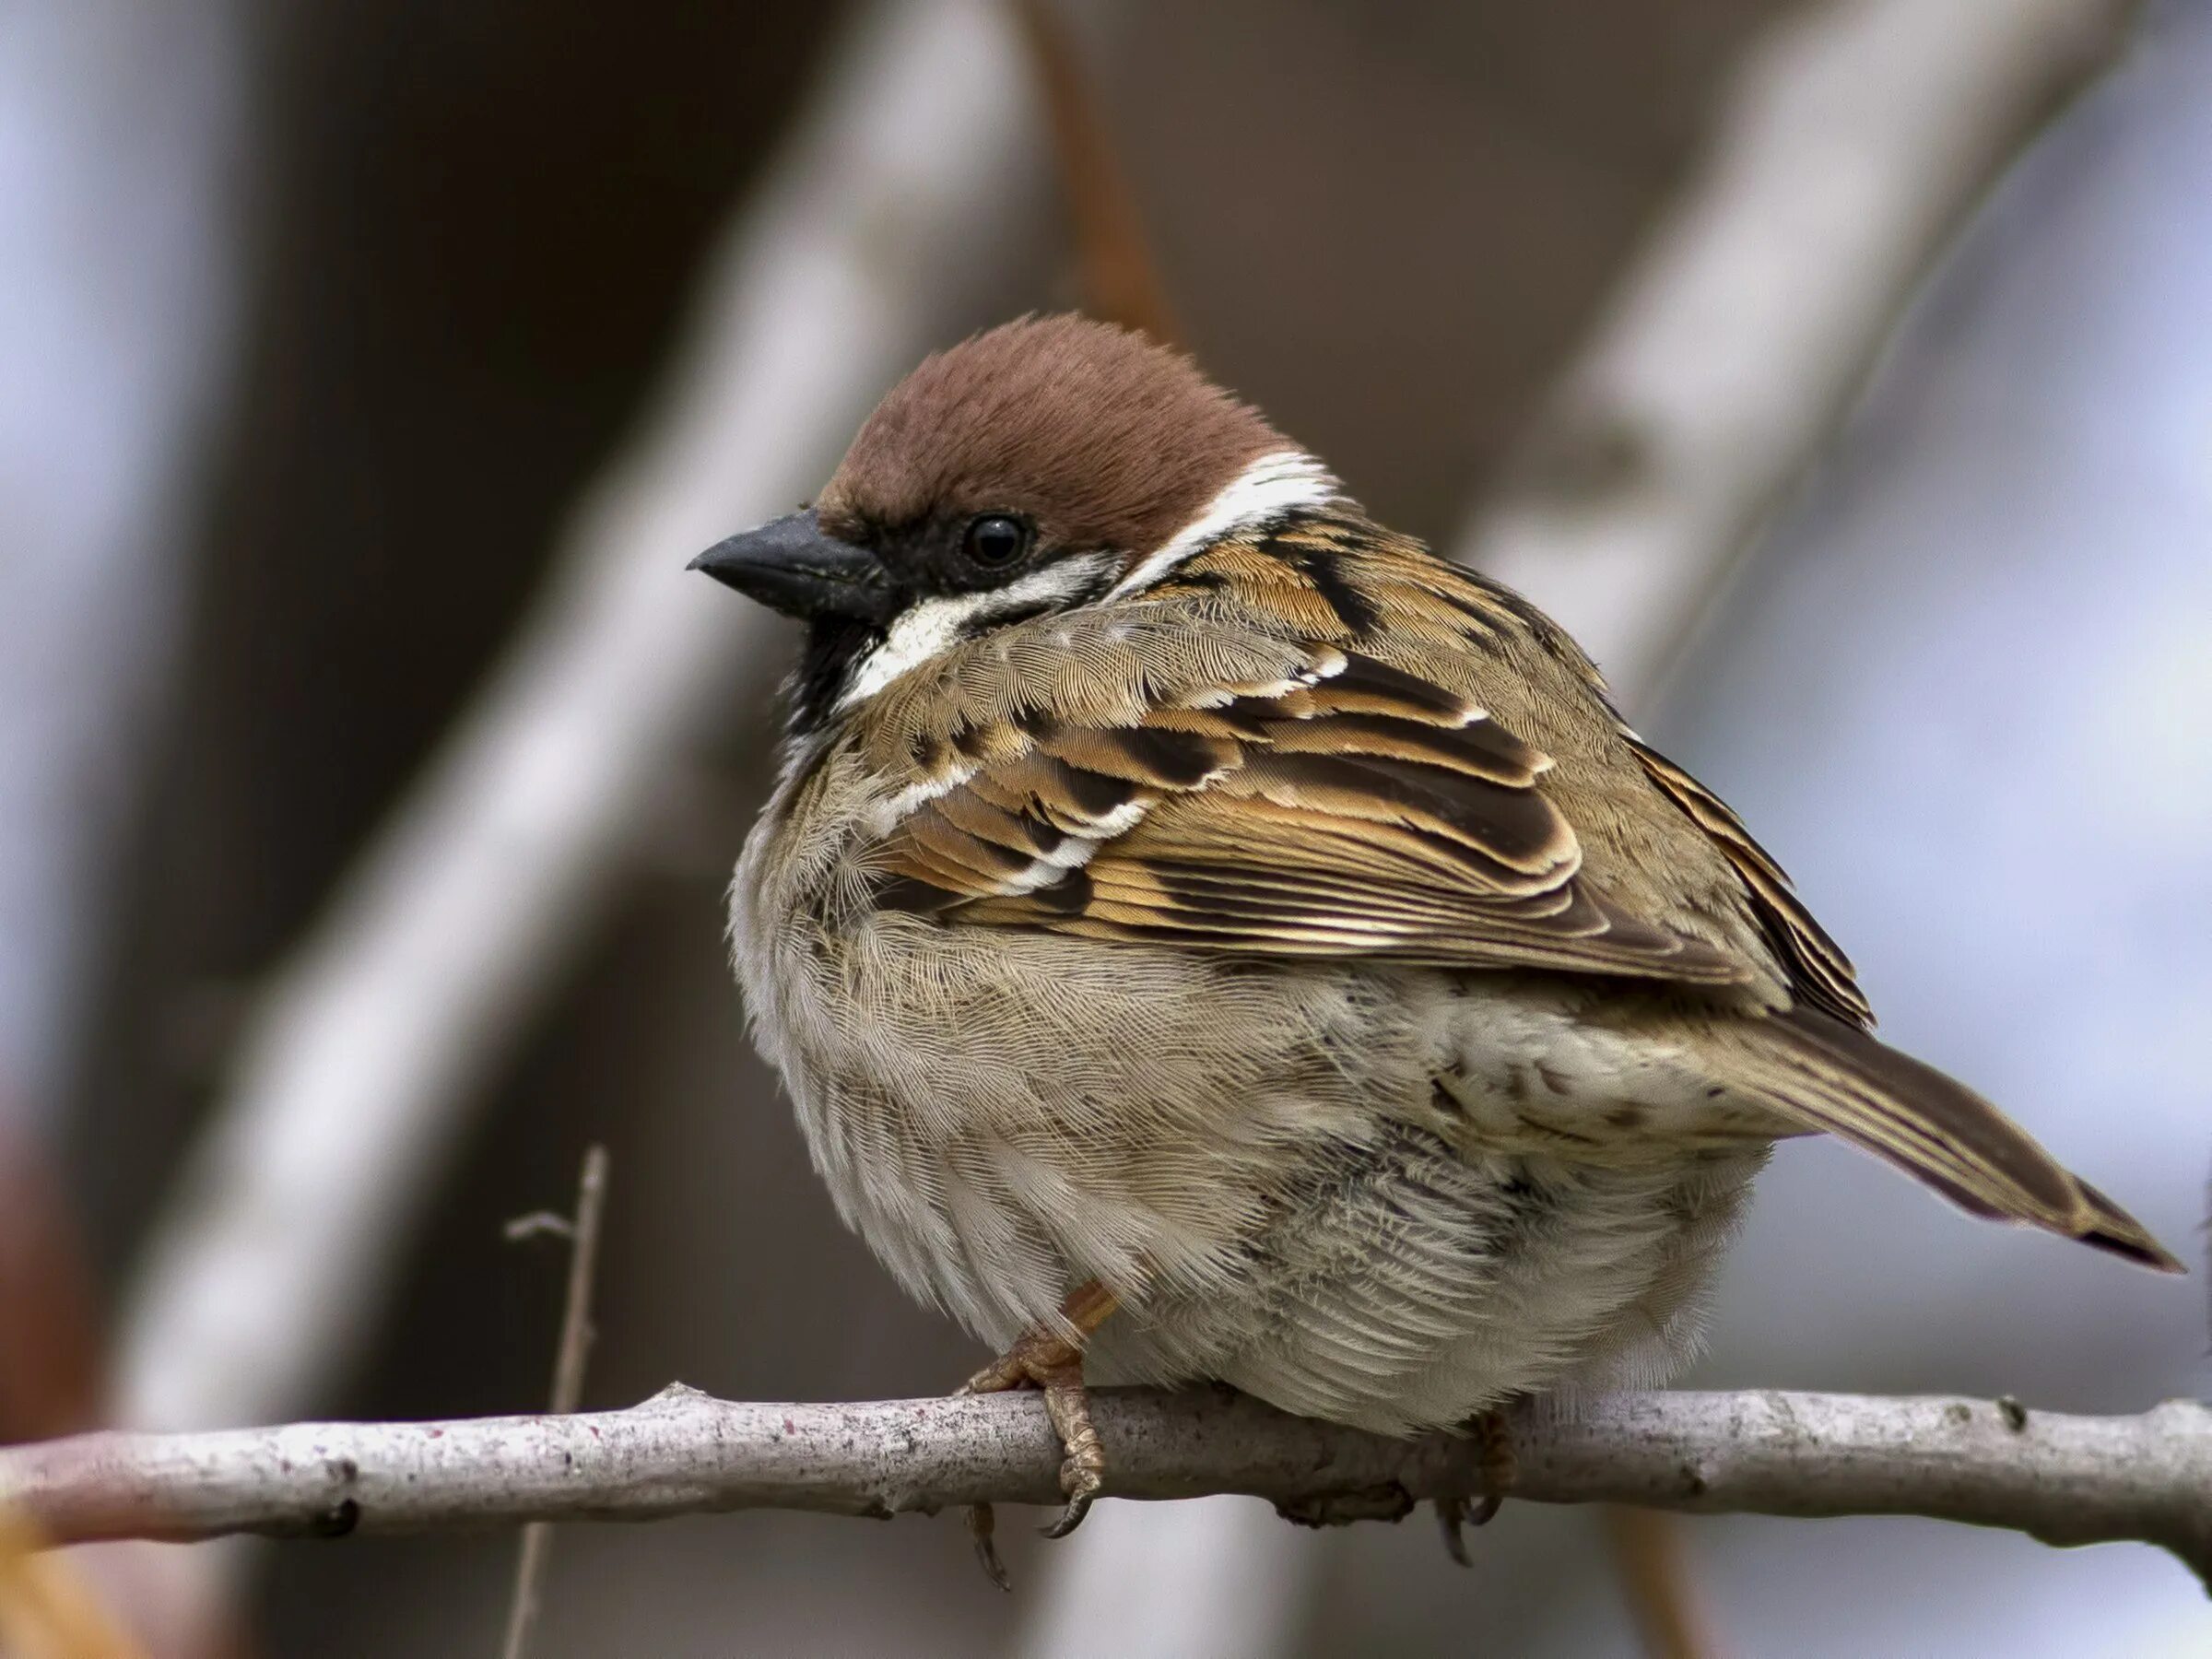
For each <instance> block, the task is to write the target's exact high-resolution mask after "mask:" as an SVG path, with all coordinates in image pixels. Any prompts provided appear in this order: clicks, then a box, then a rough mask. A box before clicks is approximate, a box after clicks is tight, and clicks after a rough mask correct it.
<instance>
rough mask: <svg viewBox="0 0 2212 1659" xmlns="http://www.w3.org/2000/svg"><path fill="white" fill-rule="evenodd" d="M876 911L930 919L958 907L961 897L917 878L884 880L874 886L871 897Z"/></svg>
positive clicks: (888, 877) (881, 879) (933, 883)
mask: <svg viewBox="0 0 2212 1659" xmlns="http://www.w3.org/2000/svg"><path fill="white" fill-rule="evenodd" d="M873 897H874V900H875V904H876V908H877V910H880V911H902V912H905V913H907V914H909V915H916V916H934V915H935V914H936V913H938V912H940V911H944V910H947V909H949V908H950V907H951V906H953V905H955V904H958V903H959V901H960V900H961V898H962V897H963V895H961V894H959V893H950V892H947V891H946V890H945V889H944V888H941V887H939V886H937V885H936V884H935V882H932V881H924V880H923V879H922V878H921V877H918V876H887V877H882V878H880V879H879V880H878V881H877V883H876V888H875V892H874V894H873Z"/></svg>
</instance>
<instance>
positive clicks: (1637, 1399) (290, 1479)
mask: <svg viewBox="0 0 2212 1659" xmlns="http://www.w3.org/2000/svg"><path fill="white" fill-rule="evenodd" d="M1094 1404H1095V1409H1096V1414H1097V1418H1098V1422H1099V1427H1100V1433H1101V1434H1102V1435H1103V1437H1104V1439H1105V1441H1106V1445H1107V1450H1108V1454H1109V1459H1110V1471H1111V1472H1110V1475H1109V1477H1108V1484H1107V1490H1108V1492H1109V1493H1110V1494H1112V1495H1114V1496H1118V1497H1124V1498H1152V1499H1164V1498H1190V1497H1196V1496H1199V1495H1202V1494H1206V1493H1214V1492H1240V1493H1246V1494H1250V1495H1252V1496H1255V1497H1261V1498H1265V1499H1268V1500H1271V1501H1273V1502H1274V1503H1276V1504H1277V1506H1278V1507H1281V1508H1283V1509H1284V1510H1285V1511H1286V1512H1288V1513H1289V1514H1291V1515H1292V1516H1293V1517H1294V1518H1297V1519H1301V1520H1308V1521H1313V1522H1336V1521H1346V1520H1355V1519H1362V1518H1368V1517H1382V1518H1394V1517H1395V1516H1397V1515H1400V1514H1403V1513H1404V1512H1406V1510H1407V1509H1408V1508H1410V1507H1411V1505H1412V1504H1414V1503H1415V1502H1418V1501H1420V1500H1432V1499H1436V1498H1439V1497H1447V1498H1448V1497H1451V1496H1453V1495H1458V1494H1465V1493H1468V1492H1472V1491H1476V1490H1478V1489H1479V1479H1478V1471H1477V1454H1476V1451H1475V1448H1474V1446H1473V1444H1472V1443H1471V1442H1469V1441H1455V1440H1451V1439H1444V1438H1430V1439H1427V1440H1421V1441H1392V1440H1385V1439H1382V1438H1380V1437H1377V1436H1374V1435H1371V1434H1365V1433H1362V1432H1360V1431H1359V1430H1351V1429H1346V1428H1341V1427H1338V1426H1336V1425H1334V1424H1329V1423H1320V1422H1314V1421H1311V1420H1308V1419H1306V1418H1294V1417H1288V1416H1286V1415H1284V1414H1283V1413H1281V1412H1278V1411H1276V1410H1273V1409H1272V1408H1270V1407H1268V1406H1262V1405H1260V1404H1259V1403H1257V1402H1256V1401H1253V1400H1249V1399H1245V1398H1242V1397H1241V1396H1237V1395H1233V1394H1228V1393H1226V1392H1224V1391H1219V1390H1213V1391H1201V1392H1195V1393H1188V1394H1159V1393H1156V1392H1152V1391H1148V1390H1128V1391H1124V1390H1104V1391H1100V1393H1099V1394H1098V1395H1097V1396H1096V1399H1095V1402H1094ZM1512 1446H1513V1453H1514V1462H1515V1465H1516V1468H1517V1475H1516V1477H1515V1484H1514V1488H1513V1495H1514V1497H1515V1498H1517V1499H1522V1500H1535V1501H1537V1502H1543V1503H1584V1502H1605V1503H1629V1504H1639V1505H1643V1506H1645V1507H1648V1508H1653V1509H1667V1510H1682V1511H1688V1512H1700V1513H1719V1512H1743V1513H1754V1514H1767V1515H1785V1516H1800V1517H1808V1518H1809V1517H1818V1516H1833V1515H1926V1516H1933V1517H1935V1518H1936V1519H1939V1520H1946V1521H1956V1522H1964V1523H1967V1524H1972V1525H1978V1526H1994V1527H2004V1528H2007V1529H2009V1530H2012V1531H2015V1532H2020V1533H2025V1534H2027V1535H2030V1536H2032V1537H2036V1538H2040V1539H2041V1540H2042V1541H2043V1542H2045V1543H2047V1544H2054V1545H2077V1544H2100V1543H2112V1542H2119V1541H2124V1540H2136V1541H2138V1542H2142V1543H2148V1544H2156V1545H2158V1546H2159V1547H2162V1548H2165V1549H2168V1550H2171V1552H2172V1553H2173V1554H2174V1555H2176V1556H2178V1557H2179V1558H2180V1559H2182V1560H2183V1561H2185V1562H2186V1563H2187V1564H2188V1565H2189V1566H2190V1567H2191V1568H2192V1569H2194V1571H2196V1572H2197V1573H2198V1574H2199V1575H2200V1576H2202V1577H2204V1578H2205V1579H2206V1583H2207V1584H2208V1585H2212V1406H2204V1405H2201V1404H2198V1403H2196V1402H2194V1401H2186V1400H2175V1401H2170V1402H2168V1403H2167V1404H2165V1405H2163V1406H2157V1407H2155V1408H2153V1409H2152V1410H2150V1411H2147V1412H2144V1413H2142V1414H2140V1415H2139V1416H2134V1417H2110V1418H2089V1417H2071V1416H2065V1415H2061V1414H2058V1413H2054V1412H2041V1411H2030V1410H2028V1409H2026V1408H2025V1407H2023V1406H2020V1405H2019V1404H2018V1402H2017V1401H2009V1400H2007V1401H1987V1400H1969V1399H1954V1398H1942V1397H1933V1398H1880V1397H1870V1396H1861V1395H1853V1394H1785V1393H1780V1392H1771V1391H1762V1392H1751V1393H1742V1394H1675V1393H1660V1394H1622V1395H1617V1396H1614V1397H1611V1398H1608V1399H1603V1400H1598V1401H1594V1402H1591V1403H1590V1404H1588V1405H1587V1406H1584V1407H1583V1408H1582V1409H1581V1410H1579V1411H1578V1412H1576V1413H1574V1414H1573V1415H1571V1416H1565V1415H1550V1416H1541V1417H1539V1416H1534V1415H1527V1414H1524V1415H1522V1416H1520V1417H1517V1418H1514V1419H1513V1422H1512ZM1059 1463H1060V1449H1059V1444H1058V1442H1057V1441H1056V1440H1055V1439H1054V1438H1053V1430H1052V1427H1051V1425H1050V1423H1049V1422H1048V1421H1047V1420H1046V1418H1045V1415H1044V1409H1043V1406H1041V1404H1040V1403H1039V1401H1037V1400H1036V1399H1035V1398H1034V1397H1031V1396H1029V1395H1025V1394H993V1395H983V1396H976V1397H967V1398H953V1399H929V1400H896V1401H883V1402H877V1403H874V1404H864V1405H772V1404H770V1405H763V1404H742V1403H737V1402H734V1401H727V1400H717V1399H714V1398H712V1397H711V1396H709V1395H707V1394H700V1393H699V1392H698V1391H697V1390H694V1389H689V1388H686V1387H683V1386H682V1385H680V1384H678V1385H677V1386H674V1387H671V1388H668V1389H666V1390H664V1391H663V1392H662V1393H661V1394H656V1395H655V1396H654V1397H653V1398H652V1399H651V1400H648V1401H646V1402H645V1403H644V1404H642V1405H640V1406H632V1407H630V1408H629V1409H628V1410H623V1411H606V1412H589V1413H582V1414H579V1415H574V1416H559V1417H511V1418H473V1419H463V1420H457V1421H451V1422H432V1423H300V1424H294V1425H290V1426H288V1427H285V1428H277V1429H253V1430H218V1431H214V1432H209V1433H199V1434H141V1433H124V1432H111V1433H101V1434H89V1435H82V1436H78V1437H76V1438H75V1439H71V1440H63V1441H46V1442H44V1443H41V1444H33V1445H25V1446H16V1447H9V1448H6V1449H4V1450H0V1507H5V1508H9V1509H13V1510H15V1511H17V1512H19V1513H21V1514H22V1515H24V1516H25V1517H27V1518H28V1519H29V1522H30V1523H31V1524H33V1525H34V1526H35V1527H36V1528H38V1530H39V1532H40V1534H41V1535H42V1536H43V1537H45V1538H46V1539H48V1540H50V1541H52V1542H55V1543H77V1542H88V1541H91V1540H96V1539H102V1538H128V1537H145V1538H166V1539H178V1540H183V1539H199V1538H212V1537H218V1536H222V1535H227V1534H231V1533H264V1534H272V1535H319V1536H325V1537H328V1536H335V1535H342V1534H347V1533H351V1532H354V1531H357V1530H358V1531H362V1532H377V1533H396V1532H422V1531H429V1530H437V1529H446V1528H459V1527H478V1526H497V1525H509V1524H515V1523H518V1522H525V1521H534V1520H538V1521H591V1520H595V1521H645V1520H654V1519H659V1518H662V1517H665V1516H671V1515H684V1514H694V1513H700V1512H712V1511H725V1510H739V1509H791V1510H809V1511H816V1512H827V1513H832V1514H848V1515H872V1516H878V1517H884V1516H890V1515H896V1514H902V1513H908V1512H932V1511H935V1510H939V1509H944V1508H947V1507H950V1506H953V1505H957V1504H966V1503H980V1502H999V1503H1038V1504H1056V1503H1057V1502H1058V1501H1059V1486H1058V1469H1059Z"/></svg>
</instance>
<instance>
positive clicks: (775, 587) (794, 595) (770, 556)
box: [690, 507, 899, 628]
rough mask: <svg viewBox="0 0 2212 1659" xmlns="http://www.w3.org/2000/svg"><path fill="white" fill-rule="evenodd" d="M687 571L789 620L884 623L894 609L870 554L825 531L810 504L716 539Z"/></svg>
mask: <svg viewBox="0 0 2212 1659" xmlns="http://www.w3.org/2000/svg"><path fill="white" fill-rule="evenodd" d="M690 568H691V569H692V570H694V571H705V572H706V573H707V574H708V575H710V576H712V577H713V578H714V580H715V581H717V582H722V583H724V585H726V586H729V587H734V588H735V589H736V590H737V591H738V592H739V593H741V594H744V595H745V596H746V597H747V598H748V599H758V600H759V602H760V603H761V604H762V605H765V606H768V607H769V608H770V609H771V610H778V611H782V613H783V614H784V615H785V616H787V617H799V618H806V619H809V620H811V619H812V618H817V617H842V618H848V619H850V620H852V621H855V622H866V623H869V624H871V625H872V626H874V627H877V628H883V627H886V626H888V624H889V622H890V620H891V618H893V617H895V616H897V615H898V612H899V601H898V595H897V594H894V593H893V592H892V591H891V585H890V583H889V582H888V581H887V580H886V579H885V576H884V571H883V566H882V565H881V564H880V563H878V562H877V558H876V556H875V555H874V554H873V553H870V552H869V551H868V550H867V549H866V548H865V547H854V546H853V545H852V543H850V542H841V541H839V540H838V539H837V537H835V536H834V535H826V534H824V533H823V530H822V526H821V524H820V522H819V521H818V520H817V519H816V517H815V515H814V510H813V509H812V508H811V507H810V508H808V509H806V511H805V512H789V513H785V514H784V515H783V516H782V518H780V519H771V520H770V521H769V522H768V523H767V524H763V525H761V526H760V528H759V529H758V530H747V531H746V532H745V533H744V534H743V535H733V536H731V537H730V538H729V540H727V541H723V542H716V543H715V544H714V545H713V546H712V547H709V548H708V549H707V550H706V551H705V552H704V553H701V554H700V556H699V557H698V558H697V559H693V560H692V561H691V566H690Z"/></svg>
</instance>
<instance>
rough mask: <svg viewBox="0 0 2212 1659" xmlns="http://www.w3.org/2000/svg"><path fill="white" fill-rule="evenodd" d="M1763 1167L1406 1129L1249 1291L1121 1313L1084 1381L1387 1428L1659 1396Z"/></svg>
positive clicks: (1270, 1242)
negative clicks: (1207, 1395) (1461, 1147)
mask: <svg viewBox="0 0 2212 1659" xmlns="http://www.w3.org/2000/svg"><path fill="white" fill-rule="evenodd" d="M1765 1157H1766V1153H1765V1151H1764V1149H1763V1148H1761V1149H1758V1150H1752V1151H1735V1152H1730V1153H1709V1154H1698V1155H1692V1156H1688V1157H1686V1158H1684V1159H1678V1160H1674V1161H1668V1162H1664V1163H1650V1164H1645V1165H1642V1166H1641V1167H1634V1168H1630V1167H1617V1166H1605V1167H1600V1166H1594V1165H1590V1164H1586V1163H1577V1162H1572V1161H1568V1160H1565V1159H1558V1158H1553V1157H1547V1156H1542V1155H1536V1156H1501V1157H1483V1156H1479V1155H1478V1156H1475V1157H1472V1158H1467V1157H1461V1156H1458V1155H1456V1154H1455V1153H1454V1152H1453V1150H1452V1149H1451V1148H1450V1147H1446V1146H1445V1145H1444V1144H1443V1143H1442V1142H1441V1141H1440V1140H1438V1139H1437V1138H1436V1137H1434V1136H1433V1135H1429V1134H1427V1133H1425V1132H1422V1131H1418V1130H1410V1129H1409V1130H1404V1131H1401V1132H1399V1133H1397V1134H1395V1135H1393V1136H1392V1137H1391V1139H1390V1141H1389V1143H1388V1144H1387V1145H1385V1146H1383V1147H1376V1148H1372V1149H1371V1151H1370V1152H1369V1153H1368V1154H1367V1155H1366V1156H1364V1157H1362V1158H1360V1159H1357V1160H1353V1161H1350V1162H1347V1165H1346V1166H1345V1167H1342V1168H1339V1169H1336V1170H1334V1171H1326V1172H1325V1173H1324V1172H1318V1171H1317V1172H1316V1175H1315V1178H1314V1179H1312V1181H1311V1182H1306V1183H1304V1184H1303V1187H1302V1189H1301V1190H1300V1191H1299V1192H1297V1193H1296V1194H1294V1197H1293V1202H1292V1203H1291V1204H1290V1205H1289V1206H1287V1207H1286V1208H1285V1210H1284V1211H1283V1213H1282V1215H1281V1216H1280V1218H1279V1219H1278V1220H1277V1222H1276V1224H1275V1225H1273V1226H1272V1227H1270V1228H1269V1229H1268V1230H1266V1231H1265V1233H1264V1234H1263V1235H1261V1236H1260V1237H1259V1238H1258V1239H1256V1240H1254V1241H1253V1245H1252V1248H1251V1250H1250V1253H1249V1258H1248V1262H1247V1265H1246V1275H1245V1278H1244V1282H1242V1283H1241V1284H1239V1285H1236V1286H1234V1287H1231V1288H1225V1289H1224V1290H1223V1291H1221V1292H1218V1293H1211V1294H1205V1293H1202V1294H1194V1295H1182V1296H1171V1297H1166V1298H1162V1299H1160V1300H1158V1301H1156V1302H1154V1303H1152V1304H1150V1305H1148V1306H1146V1307H1144V1308H1141V1309H1138V1310H1133V1311H1132V1312H1131V1314H1130V1316H1128V1317H1124V1318H1117V1319H1116V1320H1114V1321H1111V1322H1109V1323H1108V1324H1107V1325H1106V1326H1105V1327H1104V1328H1103V1329H1101V1331H1100V1334H1099V1335H1098V1336H1097V1337H1096V1338H1095V1339H1094V1341H1093V1345H1092V1350H1091V1357H1090V1360H1089V1363H1088V1370H1089V1371H1090V1374H1091V1375H1093V1376H1094V1377H1095V1378H1096V1379H1097V1380H1099V1381H1101V1382H1116V1381H1123V1382H1139V1381H1142V1382H1185V1381H1192V1380H1196V1379H1200V1378H1205V1379H1211V1380H1216V1381H1219V1382H1228V1383H1230V1384H1231V1385H1232V1386H1234V1387H1237V1388H1239V1389H1241V1390H1243V1391H1244V1392H1246V1393H1248V1394H1255V1395H1257V1396H1258V1397H1260V1398H1262V1399H1265V1400H1267V1401H1269V1402H1271V1403H1272V1404H1275V1405H1277V1406H1282V1407H1283V1408H1284V1409H1286V1410H1289V1411H1295V1412H1298V1413H1300V1414H1301V1415H1305V1416H1311V1417H1322V1418H1331V1419H1334V1420H1337V1421H1342V1422H1350V1423H1356V1424H1359V1425H1360V1426H1362V1427H1366V1428H1371V1429H1374V1430H1381V1431H1383V1432H1402V1431H1406V1430H1416V1429H1422V1428H1430V1427H1441V1426H1449V1425H1454V1424H1458V1423H1461V1422H1464V1421H1465V1419H1466V1418H1469V1417H1472V1416H1473V1415H1475V1414H1476V1413H1477V1412H1479V1411H1482V1410H1484V1409H1487V1408H1488V1407H1489V1406H1494V1405H1497V1404H1499V1403H1500V1402H1502V1401H1504V1400H1506V1399H1509V1398H1512V1397H1514V1396H1516V1395H1521V1394H1537V1393H1550V1392H1558V1391H1562V1390H1579V1389H1589V1390H1597V1389H1604V1388H1608V1387H1617V1386H1641V1385H1650V1384H1653V1383H1656V1382H1662V1381H1664V1380H1665V1378H1666V1377H1667V1376H1669V1375H1671V1374H1672V1373H1673V1372H1674V1371H1676V1370H1677V1369H1678V1368H1679V1367H1680V1366H1681V1365H1682V1364H1684V1363H1685V1362H1687V1360H1688V1359H1689V1358H1691V1357H1692V1356H1693V1355H1694V1353H1695V1352H1696V1349H1697V1346H1698V1342H1699V1339H1700V1330H1701V1326H1702V1322H1703V1313H1704V1309H1703V1305H1702V1297H1701V1292H1702V1290H1703V1288H1705V1286H1706V1285H1707V1284H1708V1282H1709V1281H1710V1277H1711V1275H1712V1269H1713V1267H1714V1266H1715V1265H1717V1263H1718V1259H1719V1255H1720V1253H1721V1251H1722V1249H1723V1248H1724V1245H1725V1243H1726V1241H1727V1239H1728V1237H1729V1235H1730V1234H1731V1232H1732V1231H1733V1230H1734V1228H1735V1223H1736V1221H1737V1219H1738V1218H1739V1217H1740V1215H1741V1212H1742V1209H1743V1205H1744V1201H1745V1199H1746V1197H1747V1194H1748V1191H1749V1186H1750V1182H1751V1179H1752V1177H1753V1176H1754V1175H1755V1174H1756V1173H1757V1171H1758V1170H1759V1165H1760V1164H1761V1163H1762V1162H1763V1161H1764V1160H1765Z"/></svg>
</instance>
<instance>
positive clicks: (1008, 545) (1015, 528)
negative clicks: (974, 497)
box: [963, 512, 1030, 570]
mask: <svg viewBox="0 0 2212 1659" xmlns="http://www.w3.org/2000/svg"><path fill="white" fill-rule="evenodd" d="M963 545H964V546H965V547H966V548H967V552H968V557H969V558H970V559H973V560H975V562H976V563H977V564H979V565H982V566H983V567H984V568H985V569H988V570H1001V569H1004V568H1005V567H1006V566H1007V565H1010V564H1012V563H1013V562H1014V561H1015V560H1016V559H1019V558H1020V557H1021V556H1022V555H1023V554H1024V553H1027V552H1028V551H1029V550H1030V527H1029V526H1028V525H1027V524H1023V523H1022V522H1021V521H1020V520H1019V519H1018V518H1009V517H1008V516H1007V515H1006V514H1005V513H1003V512H986V513H984V514H983V516H982V517H981V518H979V519H975V520H973V521H971V523H970V524H969V526H968V535H967V539H966V542H965V543H964V544H963Z"/></svg>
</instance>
